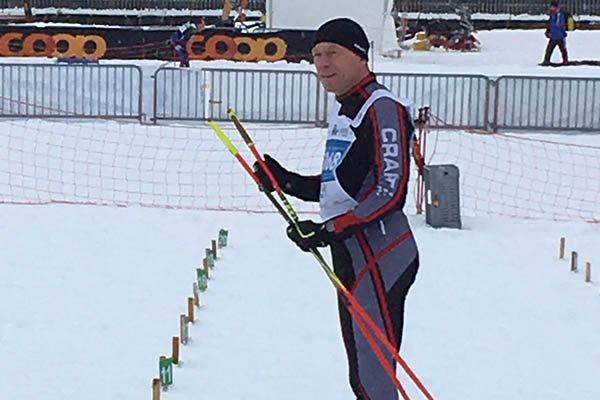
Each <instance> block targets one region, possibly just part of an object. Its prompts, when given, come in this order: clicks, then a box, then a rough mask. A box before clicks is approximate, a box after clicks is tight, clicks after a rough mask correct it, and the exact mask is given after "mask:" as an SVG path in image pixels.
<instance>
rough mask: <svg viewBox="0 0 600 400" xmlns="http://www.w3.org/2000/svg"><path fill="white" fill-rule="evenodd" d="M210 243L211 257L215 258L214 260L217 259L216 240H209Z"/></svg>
mask: <svg viewBox="0 0 600 400" xmlns="http://www.w3.org/2000/svg"><path fill="white" fill-rule="evenodd" d="M211 245H212V253H213V257H214V258H215V260H216V259H217V241H216V240H213V241H212V242H211Z"/></svg>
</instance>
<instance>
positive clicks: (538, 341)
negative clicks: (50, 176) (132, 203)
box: [0, 205, 600, 400]
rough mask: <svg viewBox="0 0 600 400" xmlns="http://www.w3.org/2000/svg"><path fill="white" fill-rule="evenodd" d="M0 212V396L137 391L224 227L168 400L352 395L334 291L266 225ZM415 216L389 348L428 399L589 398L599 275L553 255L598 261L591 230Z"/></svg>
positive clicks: (224, 217)
mask: <svg viewBox="0 0 600 400" xmlns="http://www.w3.org/2000/svg"><path fill="white" fill-rule="evenodd" d="M0 215H1V216H2V217H1V218H0V219H1V220H2V225H1V228H0V254H2V264H1V268H0V270H1V271H2V280H1V283H0V287H1V288H2V290H1V291H0V311H1V312H0V327H1V329H0V342H1V345H0V357H1V359H2V360H3V366H2V374H0V376H1V378H0V379H1V381H0V383H1V384H0V398H2V399H43V400H46V399H48V400H58V399H61V400H62V399H70V398H72V399H75V398H85V399H89V400H96V399H97V400H104V399H106V398H112V399H133V398H150V388H149V385H150V382H151V379H152V378H153V377H156V376H157V374H158V371H157V369H158V357H159V356H160V355H163V354H164V355H170V343H171V336H174V335H178V332H179V331H178V316H179V314H181V313H185V310H186V307H185V305H186V298H187V297H188V296H190V295H191V293H192V291H191V288H192V282H193V280H194V277H195V268H197V267H198V266H199V265H200V262H201V258H202V256H203V252H204V248H205V247H206V246H207V245H208V244H209V240H210V239H213V238H215V237H216V233H217V231H218V229H220V228H223V227H225V228H229V230H230V246H229V247H228V248H226V249H223V251H222V252H221V259H220V260H218V262H217V267H216V269H215V270H214V274H213V275H214V277H213V279H212V280H211V281H210V284H209V290H208V291H207V292H206V294H205V295H204V302H205V304H206V305H205V306H204V307H203V309H202V310H200V311H199V312H198V313H197V315H198V322H197V323H196V324H195V325H194V326H193V327H192V328H191V336H192V342H191V344H190V345H188V346H185V347H183V348H182V359H183V366H182V367H177V368H175V373H174V375H175V378H174V379H175V380H174V382H175V385H174V386H173V387H172V388H171V389H170V390H169V392H168V393H166V394H165V395H164V398H165V399H182V400H184V399H189V398H192V397H194V398H200V399H269V400H270V399H273V400H275V399H291V400H293V399H306V398H314V399H332V400H337V399H339V400H345V399H349V398H351V394H350V391H349V389H348V385H347V383H346V377H345V375H346V366H345V353H344V351H343V345H342V341H341V338H340V335H339V331H338V324H337V314H336V309H335V307H336V302H335V295H334V290H333V289H332V288H331V287H330V285H329V283H328V281H327V279H326V277H325V276H324V275H323V274H322V272H321V271H320V270H319V268H318V266H317V264H316V263H315V262H314V261H313V260H312V259H311V257H310V256H309V255H307V254H303V253H301V252H300V251H299V250H298V249H297V248H295V246H294V245H293V244H292V243H291V242H289V241H288V240H287V238H286V237H285V234H284V226H285V225H284V223H283V222H282V221H281V220H280V218H279V217H278V216H277V215H271V214H267V215H249V214H242V213H225V212H194V211H167V210H155V209H140V208H110V207H86V206H59V205H54V206H40V207H27V206H3V207H1V208H0ZM411 221H412V224H413V227H414V231H415V237H416V239H417V242H418V244H419V247H420V250H421V257H422V264H421V269H420V272H419V276H418V279H417V282H416V283H415V285H414V287H413V288H412V289H411V293H410V295H409V298H408V304H407V319H406V330H405V337H404V342H403V351H402V353H403V356H404V357H405V358H406V359H407V360H408V361H409V363H410V364H411V365H412V366H413V368H414V369H415V370H416V372H417V373H418V374H419V375H420V376H421V377H422V379H423V380H424V382H425V383H426V384H427V385H428V386H429V388H430V389H431V390H432V392H433V393H434V394H435V395H436V398H439V399H557V400H558V399H565V398H571V399H580V400H585V399H590V400H592V399H597V398H598V396H599V395H600V389H598V385H597V372H598V364H599V363H600V350H599V348H598V345H597V344H598V341H599V340H600V316H599V314H598V307H600V294H599V290H600V288H599V287H598V281H599V280H600V275H599V274H598V270H597V269H595V270H594V275H593V279H594V283H592V284H586V283H584V280H583V276H582V274H581V273H579V274H572V273H570V272H569V267H568V263H567V262H566V261H559V260H558V259H557V255H558V241H559V238H560V237H561V236H566V238H567V251H570V250H571V249H575V250H577V251H579V254H580V262H584V261H591V262H592V264H593V265H594V266H597V265H599V264H600V252H599V251H598V247H597V238H598V235H599V233H600V232H599V227H598V225H590V224H585V223H540V222H523V221H514V220H510V219H492V218H477V219H466V220H465V224H464V225H465V229H464V230H462V231H453V230H444V229H442V230H433V229H430V228H428V227H426V226H425V225H424V223H423V218H422V217H417V216H412V217H411ZM403 381H404V382H407V379H406V378H404V379H403ZM412 392H413V393H414V390H413V391H412ZM415 398H419V397H418V396H415Z"/></svg>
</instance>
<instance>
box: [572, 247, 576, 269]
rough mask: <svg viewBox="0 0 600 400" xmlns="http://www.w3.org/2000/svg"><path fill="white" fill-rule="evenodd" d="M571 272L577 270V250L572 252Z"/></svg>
mask: <svg viewBox="0 0 600 400" xmlns="http://www.w3.org/2000/svg"><path fill="white" fill-rule="evenodd" d="M571 272H577V252H576V251H572V252H571Z"/></svg>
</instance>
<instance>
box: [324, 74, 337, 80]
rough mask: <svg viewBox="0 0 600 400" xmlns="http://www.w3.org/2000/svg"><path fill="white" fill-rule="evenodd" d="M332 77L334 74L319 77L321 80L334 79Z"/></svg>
mask: <svg viewBox="0 0 600 400" xmlns="http://www.w3.org/2000/svg"><path fill="white" fill-rule="evenodd" d="M334 76H335V74H331V75H321V78H323V79H329V78H332V77H334Z"/></svg>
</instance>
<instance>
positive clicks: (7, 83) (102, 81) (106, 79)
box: [0, 64, 142, 119]
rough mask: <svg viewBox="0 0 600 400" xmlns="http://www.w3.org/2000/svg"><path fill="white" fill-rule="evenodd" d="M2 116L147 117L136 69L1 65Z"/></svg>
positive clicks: (0, 107)
mask: <svg viewBox="0 0 600 400" xmlns="http://www.w3.org/2000/svg"><path fill="white" fill-rule="evenodd" d="M0 76H1V80H0V117H74V118H90V117H111V118H137V119H140V118H141V116H142V104H141V101H142V71H141V69H140V68H139V67H137V66H135V65H56V64H0Z"/></svg>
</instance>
